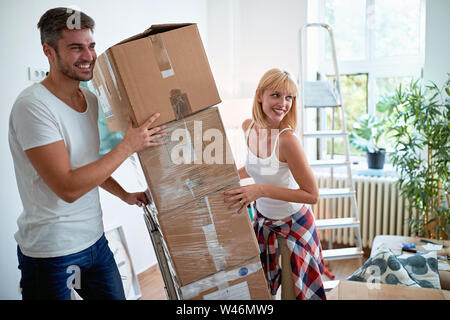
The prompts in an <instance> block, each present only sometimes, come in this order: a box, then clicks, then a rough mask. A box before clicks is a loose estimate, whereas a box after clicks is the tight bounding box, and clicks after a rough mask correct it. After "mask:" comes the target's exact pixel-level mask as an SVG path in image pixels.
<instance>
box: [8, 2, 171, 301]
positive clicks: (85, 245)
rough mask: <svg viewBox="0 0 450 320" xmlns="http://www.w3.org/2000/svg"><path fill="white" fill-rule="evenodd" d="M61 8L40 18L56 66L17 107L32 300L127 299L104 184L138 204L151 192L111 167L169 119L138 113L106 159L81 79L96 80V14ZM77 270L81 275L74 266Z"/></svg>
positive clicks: (14, 129)
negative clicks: (107, 222) (141, 118)
mask: <svg viewBox="0 0 450 320" xmlns="http://www.w3.org/2000/svg"><path fill="white" fill-rule="evenodd" d="M76 14H78V16H77V19H78V20H77V23H76V24H75V26H76V27H73V26H74V24H72V23H70V22H71V21H72V19H73V15H74V13H73V10H70V9H67V8H55V9H51V10H48V11H47V12H46V13H45V14H44V15H43V16H42V17H41V19H40V21H39V23H38V28H39V29H40V33H41V42H42V48H43V52H44V54H45V56H46V57H47V58H48V61H49V64H50V73H49V75H48V77H47V78H46V79H45V80H43V81H42V82H41V83H37V84H34V85H32V86H30V87H28V88H26V89H25V90H23V91H22V92H21V93H20V94H19V96H18V98H17V99H16V101H15V103H14V105H13V108H12V110H11V115H10V123H9V143H10V149H11V154H12V157H13V161H14V168H15V173H16V179H17V185H18V189H19V193H20V197H21V200H22V204H23V212H22V214H21V215H20V216H19V218H18V221H17V223H18V227H19V230H18V231H17V232H16V234H15V239H16V241H17V243H18V246H17V254H18V260H19V269H20V270H21V274H22V277H21V280H20V287H21V289H22V297H23V299H70V298H71V289H72V286H73V283H72V281H73V279H75V280H77V282H78V283H75V289H76V290H77V291H78V293H79V294H80V295H81V297H82V298H84V299H124V298H125V297H124V292H123V287H122V281H121V277H120V274H119V272H118V269H117V265H116V263H115V261H114V257H113V254H112V253H111V250H110V249H109V247H108V242H107V240H106V238H105V235H104V230H103V221H102V210H101V206H100V201H99V191H98V187H99V186H100V187H102V188H104V189H105V190H107V191H109V192H111V193H112V194H114V195H116V196H118V197H119V198H120V199H122V200H123V201H125V202H126V203H128V204H130V205H135V204H136V205H139V206H141V205H142V203H146V202H147V200H146V198H145V195H144V193H142V192H138V193H128V192H126V191H125V190H124V189H123V188H122V187H121V186H120V185H119V184H118V183H117V182H116V181H115V180H114V179H113V178H112V177H111V174H112V173H113V172H114V171H115V170H116V169H117V168H118V167H119V165H120V164H121V163H122V162H123V161H125V160H126V159H127V158H128V157H129V156H130V155H132V154H133V153H134V152H137V151H140V150H143V149H145V148H148V147H152V146H157V145H161V143H160V142H153V140H155V139H159V138H161V137H162V136H163V135H161V134H157V132H158V131H160V130H161V129H163V128H164V127H159V128H154V129H149V127H150V126H151V124H152V123H153V122H154V121H155V119H156V118H157V117H158V116H159V115H158V114H155V115H153V116H152V117H150V118H149V119H148V120H147V121H146V123H144V124H143V125H142V126H141V127H138V128H133V127H132V126H131V121H130V123H129V126H128V129H127V131H126V133H125V137H124V139H123V141H122V142H121V143H120V144H119V145H118V146H117V147H116V148H114V149H113V150H112V151H111V152H109V153H108V154H106V155H104V156H103V157H102V158H100V157H99V144H100V142H99V132H98V126H97V121H98V103H97V98H96V97H95V95H94V94H92V93H91V92H90V91H89V90H87V89H85V88H83V87H80V81H88V80H91V79H92V76H93V69H94V65H95V61H96V59H97V55H96V52H95V42H94V39H93V30H94V20H92V18H90V17H89V16H87V15H86V14H84V13H82V12H76ZM74 272H75V273H77V274H74Z"/></svg>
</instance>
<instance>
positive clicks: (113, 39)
mask: <svg viewBox="0 0 450 320" xmlns="http://www.w3.org/2000/svg"><path fill="white" fill-rule="evenodd" d="M71 5H77V6H79V7H80V8H81V9H82V10H83V11H85V12H86V13H88V14H89V15H91V16H92V17H93V18H94V19H95V21H96V24H97V25H96V30H95V40H96V42H97V53H99V54H100V53H101V52H103V51H104V50H105V49H106V48H108V47H109V46H111V45H113V44H115V43H117V42H118V41H120V40H123V39H124V38H126V37H128V36H131V35H133V34H136V33H138V32H141V31H143V30H145V29H146V28H147V27H149V26H150V25H151V24H157V23H170V22H196V23H198V27H199V30H200V33H201V36H202V38H203V39H206V38H207V34H206V31H207V27H206V21H207V19H206V12H207V7H206V0H190V1H185V0H164V1H162V0H147V1H145V0H128V1H122V0H108V1H106V0H96V1H91V0H75V1H73V0H72V1H67V2H66V1H55V0H40V1H29V0H15V1H1V2H0V30H1V33H0V43H2V50H1V51H0V70H2V71H3V76H2V77H0V88H1V89H0V90H1V95H0V105H1V106H2V107H1V108H0V132H1V134H0V154H1V157H0V171H1V174H0V176H1V191H2V192H1V193H0V212H2V217H1V222H0V257H1V258H0V284H1V286H0V299H19V298H20V294H19V291H18V287H19V285H18V283H19V278H20V273H19V270H18V269H17V256H16V242H15V240H14V238H13V235H14V233H15V232H16V230H17V224H16V220H17V217H18V216H19V214H20V212H21V211H22V205H21V201H20V198H19V194H18V191H17V185H16V180H15V176H14V167H13V163H12V158H11V155H10V152H9V146H8V119H9V113H10V111H11V107H12V104H13V103H14V100H15V98H16V97H17V95H18V94H19V92H20V91H21V90H23V89H24V88H25V87H27V86H29V85H31V82H30V81H28V76H27V67H28V66H33V67H44V68H47V66H48V63H47V60H46V58H45V56H44V55H43V53H42V50H41V45H40V38H39V32H38V30H37V28H36V24H37V22H38V20H39V18H40V16H41V15H42V14H43V13H44V12H45V11H46V10H48V9H50V8H53V7H58V6H71ZM205 45H206V44H205ZM113 176H114V177H115V178H116V179H117V180H118V181H119V182H121V183H122V184H123V185H124V186H125V187H126V188H128V189H129V190H130V191H135V190H136V189H139V184H138V183H137V181H136V175H135V172H134V169H133V166H132V163H130V162H129V161H127V162H125V163H124V164H123V165H122V166H121V167H120V168H119V169H118V170H117V171H116V172H115V173H114V175H113ZM101 200H102V207H103V211H104V215H105V219H104V221H105V227H108V226H109V225H113V224H122V225H123V226H124V231H125V234H126V237H127V242H128V245H129V247H130V251H131V258H132V261H133V263H134V267H135V269H136V271H137V272H141V271H143V270H145V269H146V268H148V267H149V266H151V265H152V264H154V263H156V259H155V255H154V253H153V250H152V247H151V242H150V239H149V235H148V233H147V232H146V229H145V224H144V221H143V218H142V211H141V209H139V208H137V207H130V206H127V205H125V204H123V203H121V201H120V200H118V199H116V198H113V197H111V196H110V195H109V194H106V193H105V192H102V193H101Z"/></svg>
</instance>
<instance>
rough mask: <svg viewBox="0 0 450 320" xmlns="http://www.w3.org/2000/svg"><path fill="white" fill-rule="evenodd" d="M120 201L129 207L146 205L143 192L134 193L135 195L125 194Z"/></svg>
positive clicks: (146, 201)
mask: <svg viewBox="0 0 450 320" xmlns="http://www.w3.org/2000/svg"><path fill="white" fill-rule="evenodd" d="M122 200H123V201H125V202H126V203H128V204H129V205H131V206H133V205H137V206H138V207H142V205H143V204H145V205H147V204H148V200H147V197H146V196H145V193H144V192H135V193H128V192H127V193H126V195H125V196H124V197H123V199H122Z"/></svg>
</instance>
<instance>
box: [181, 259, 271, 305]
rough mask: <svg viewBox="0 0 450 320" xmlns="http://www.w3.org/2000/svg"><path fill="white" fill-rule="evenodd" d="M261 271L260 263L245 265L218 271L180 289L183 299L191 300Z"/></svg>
mask: <svg viewBox="0 0 450 320" xmlns="http://www.w3.org/2000/svg"><path fill="white" fill-rule="evenodd" d="M259 269H262V267H261V262H259V261H258V262H254V263H250V264H248V265H245V266H243V267H241V268H239V269H233V270H230V271H220V272H218V273H216V274H213V275H212V276H209V277H206V278H204V279H200V280H198V281H195V282H192V283H190V284H188V285H185V286H183V287H181V288H180V290H181V294H182V297H183V299H191V298H193V297H196V296H198V295H199V294H200V293H202V292H205V291H207V290H210V289H212V288H215V287H219V290H223V287H224V285H227V286H228V282H231V281H235V280H237V279H239V278H243V277H246V276H248V275H250V274H253V273H255V272H256V271H258V270H259Z"/></svg>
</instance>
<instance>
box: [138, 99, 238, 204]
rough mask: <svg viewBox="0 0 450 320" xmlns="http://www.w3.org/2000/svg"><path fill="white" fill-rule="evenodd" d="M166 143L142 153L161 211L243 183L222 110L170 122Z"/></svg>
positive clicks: (213, 108) (144, 167)
mask: <svg viewBox="0 0 450 320" xmlns="http://www.w3.org/2000/svg"><path fill="white" fill-rule="evenodd" d="M163 132H166V133H168V135H167V136H166V137H165V139H164V145H162V146H158V147H151V148H148V149H146V150H144V151H141V152H139V153H138V156H139V160H140V163H141V166H142V171H143V172H144V175H145V177H146V180H147V184H148V187H149V189H150V192H151V194H152V198H153V201H154V203H155V206H156V208H157V210H158V211H168V210H173V209H175V208H177V207H180V206H182V205H184V204H186V203H188V202H191V201H193V200H195V199H198V198H200V197H203V196H205V195H206V194H208V193H211V192H214V191H217V190H219V189H221V188H223V187H225V186H228V185H231V184H233V183H239V175H238V172H237V169H236V165H235V163H234V158H233V154H232V151H231V149H230V147H229V144H228V141H227V138H226V134H225V130H224V128H223V125H222V121H221V118H220V114H219V110H218V108H217V107H211V108H208V109H207V110H203V111H201V112H198V113H196V114H194V115H192V116H189V117H187V118H185V119H183V120H178V121H173V122H171V123H168V124H167V128H166V129H165V130H163Z"/></svg>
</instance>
